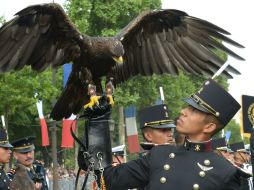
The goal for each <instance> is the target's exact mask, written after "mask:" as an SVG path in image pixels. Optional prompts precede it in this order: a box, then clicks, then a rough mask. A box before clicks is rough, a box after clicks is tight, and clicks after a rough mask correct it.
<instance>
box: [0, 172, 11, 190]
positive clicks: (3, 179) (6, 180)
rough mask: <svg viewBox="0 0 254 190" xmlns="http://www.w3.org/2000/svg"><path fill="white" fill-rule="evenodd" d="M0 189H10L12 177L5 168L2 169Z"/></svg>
mask: <svg viewBox="0 0 254 190" xmlns="http://www.w3.org/2000/svg"><path fill="white" fill-rule="evenodd" d="M0 189H1V190H8V189H10V179H9V178H8V177H7V175H6V173H5V171H4V170H3V169H0Z"/></svg>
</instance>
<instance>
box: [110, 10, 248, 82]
mask: <svg viewBox="0 0 254 190" xmlns="http://www.w3.org/2000/svg"><path fill="white" fill-rule="evenodd" d="M228 34H229V33H228V32H227V31H225V30H224V29H222V28H220V27H218V26H215V25H214V24H212V23H209V22H207V21H205V20H201V19H198V18H195V17H191V16H188V15H187V14H186V13H184V12H182V11H178V10H159V11H146V12H143V13H141V14H140V15H139V16H138V17H136V18H135V19H134V20H133V21H131V22H130V23H129V24H128V25H127V26H126V27H125V28H124V29H123V30H122V31H121V32H120V33H119V34H118V35H117V36H116V37H117V38H118V39H120V40H121V42H122V44H123V46H124V48H125V57H124V58H125V60H126V61H125V63H124V64H123V65H121V66H119V65H118V66H116V67H115V68H114V70H113V73H112V75H113V76H114V78H115V81H116V83H119V82H122V81H125V80H127V79H128V78H129V77H131V76H135V75H138V74H141V75H152V74H154V73H155V74H162V73H170V74H177V73H178V72H179V70H185V71H187V72H189V73H194V74H208V75H212V74H214V73H215V72H216V71H217V70H218V69H219V68H220V67H221V66H222V64H223V63H224V60H222V59H220V58H219V57H218V56H217V55H216V54H214V53H213V52H212V50H216V49H220V50H222V51H224V52H225V53H227V54H228V55H231V56H233V57H235V58H236V59H239V60H244V59H243V58H241V57H240V56H238V55H237V54H235V53H234V52H232V51H231V50H230V49H228V48H227V47H225V46H224V45H223V44H221V43H220V42H218V41H217V40H220V41H224V42H227V43H229V44H231V45H234V46H236V47H240V48H242V47H243V46H242V45H240V44H238V43H237V42H235V41H233V40H231V39H229V38H228V37H226V35H228ZM228 72H232V73H235V74H239V72H238V71H237V70H236V69H234V68H233V67H231V66H229V67H228V68H227V69H226V70H225V71H224V73H223V74H224V75H226V76H228V77H231V75H230V74H229V73H228Z"/></svg>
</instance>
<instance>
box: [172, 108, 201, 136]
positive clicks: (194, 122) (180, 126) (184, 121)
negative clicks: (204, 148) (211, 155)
mask: <svg viewBox="0 0 254 190" xmlns="http://www.w3.org/2000/svg"><path fill="white" fill-rule="evenodd" d="M205 118H206V114H205V113H203V112H201V111H199V110H197V109H195V108H193V107H191V106H188V107H186V108H184V109H182V110H181V113H180V117H179V118H178V120H177V123H176V130H177V131H178V132H179V133H182V134H184V135H186V136H188V137H189V138H190V137H193V138H196V137H197V138H198V137H199V136H200V135H201V134H202V133H203V130H204V126H205V125H206V123H205ZM193 140H194V139H193Z"/></svg>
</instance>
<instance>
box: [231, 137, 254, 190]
mask: <svg viewBox="0 0 254 190" xmlns="http://www.w3.org/2000/svg"><path fill="white" fill-rule="evenodd" d="M230 148H231V149H232V150H233V151H234V159H235V165H236V166H238V167H239V168H241V170H242V171H243V172H244V173H247V174H249V176H246V177H245V176H243V177H242V178H241V188H240V190H253V184H252V177H251V176H252V166H251V164H250V156H249V155H250V152H249V151H248V150H246V149H245V146H244V143H243V142H237V143H234V144H231V145H230Z"/></svg>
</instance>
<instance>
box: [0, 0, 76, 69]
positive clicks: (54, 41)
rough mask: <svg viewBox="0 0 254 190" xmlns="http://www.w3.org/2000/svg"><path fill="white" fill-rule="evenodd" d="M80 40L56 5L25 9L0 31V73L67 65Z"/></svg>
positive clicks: (73, 56)
mask: <svg viewBox="0 0 254 190" xmlns="http://www.w3.org/2000/svg"><path fill="white" fill-rule="evenodd" d="M80 38H81V34H80V32H79V31H78V30H77V29H76V28H75V26H74V25H73V24H72V22H71V21H70V19H69V18H68V17H67V15H66V14H65V12H64V10H63V9H62V8H61V6H60V5H58V4H55V3H50V4H44V5H34V6H30V7H27V8H25V9H23V10H21V11H20V12H18V13H17V14H16V17H14V18H13V19H12V20H10V21H9V22H7V23H5V24H4V25H3V26H2V27H1V28H0V72H7V71H10V70H19V69H22V68H23V67H24V66H25V65H31V67H32V69H33V70H36V71H43V70H44V69H45V68H47V67H48V66H49V65H52V66H53V67H56V66H59V65H63V64H64V63H68V62H70V61H72V60H74V59H76V58H77V57H79V55H80V46H79V45H78V42H79V41H80Z"/></svg>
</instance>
